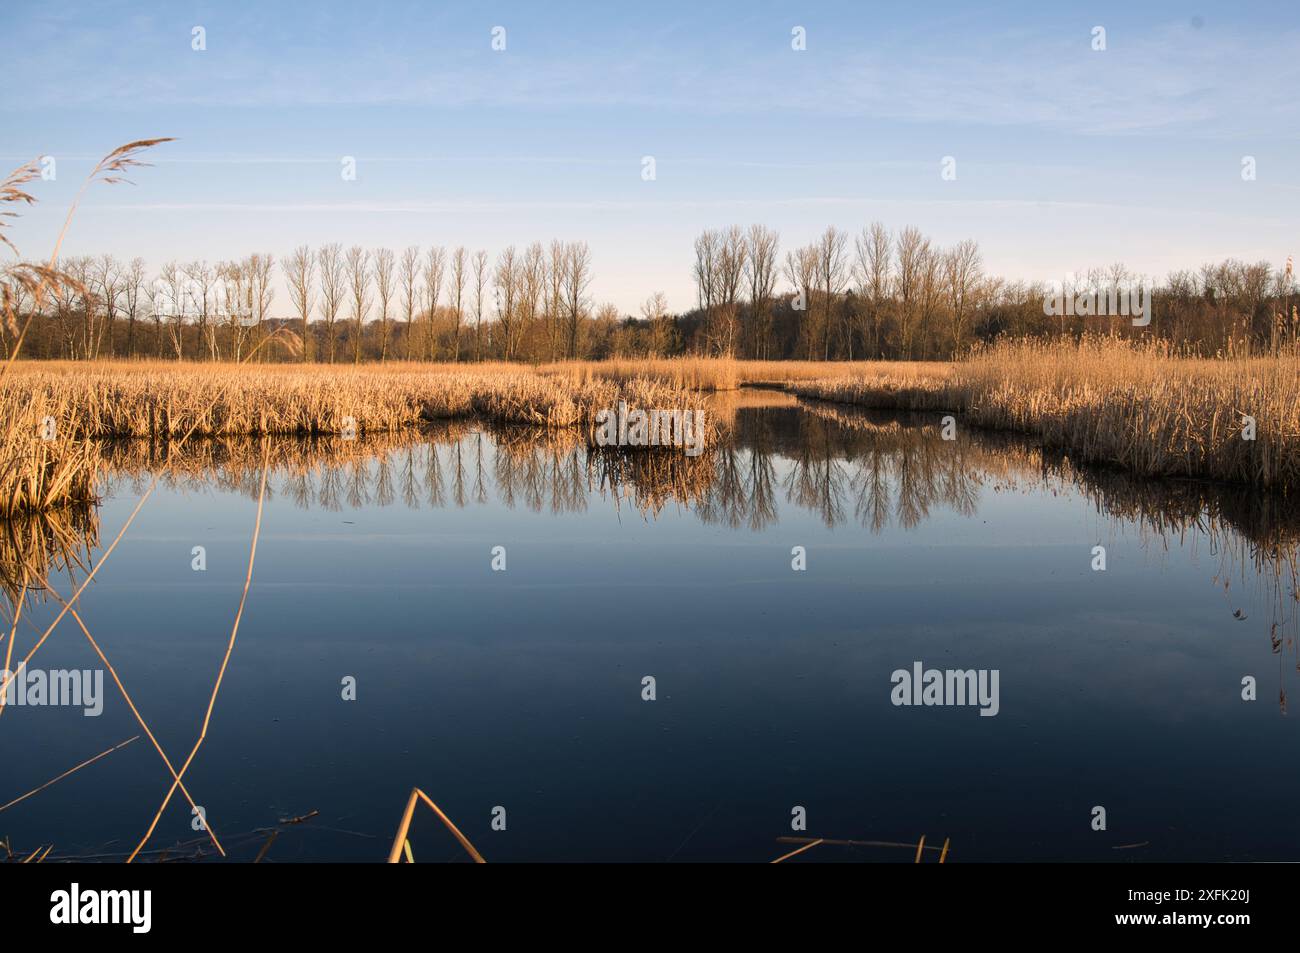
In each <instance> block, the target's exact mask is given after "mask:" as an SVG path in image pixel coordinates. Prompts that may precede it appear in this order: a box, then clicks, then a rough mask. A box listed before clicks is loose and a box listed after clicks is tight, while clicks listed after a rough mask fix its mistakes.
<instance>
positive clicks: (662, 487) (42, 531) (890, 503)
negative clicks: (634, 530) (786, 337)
mask: <svg viewBox="0 0 1300 953" xmlns="http://www.w3.org/2000/svg"><path fill="white" fill-rule="evenodd" d="M723 432H724V433H725V435H727V436H728V438H729V439H725V440H718V441H715V442H713V443H712V444H711V446H710V447H709V448H708V449H707V450H706V451H705V452H704V453H703V454H702V455H700V456H698V457H688V456H686V455H685V454H683V453H681V452H680V451H679V450H674V449H667V448H665V449H657V450H615V449H598V448H593V447H589V446H588V445H587V444H586V442H585V439H584V438H583V437H582V436H581V435H580V434H578V433H576V432H574V431H568V430H541V429H536V428H528V427H484V426H482V425H476V424H474V423H471V422H465V421H458V422H446V423H442V424H438V425H433V426H430V427H429V428H427V429H426V430H424V431H422V433H421V434H420V436H419V438H418V442H413V440H412V437H411V435H410V434H404V435H403V434H394V435H383V434H376V435H366V436H362V437H359V438H357V439H355V440H348V441H345V440H342V439H340V438H336V437H328V438H325V437H322V438H316V439H303V440H294V439H284V440H278V441H275V442H274V443H273V444H272V448H271V477H270V480H269V486H268V490H267V493H268V497H270V496H273V495H274V493H276V492H280V493H282V494H283V495H284V496H285V497H286V498H287V499H289V500H292V501H293V503H294V504H295V505H296V506H299V507H304V508H306V507H313V506H318V507H321V508H323V509H326V510H331V511H338V510H341V509H343V508H344V507H345V506H347V507H351V508H360V507H364V506H369V505H379V506H389V505H392V503H393V502H394V501H395V500H396V499H398V498H399V497H400V499H401V501H402V503H403V504H404V505H405V506H408V507H411V508H419V507H421V506H425V505H427V506H430V507H434V508H439V507H444V506H456V507H460V508H463V507H468V506H471V505H481V504H483V503H485V502H487V501H488V500H489V498H492V497H495V499H496V500H497V501H498V502H499V503H500V504H501V505H503V506H506V507H508V508H515V507H523V508H527V509H528V510H531V511H533V512H544V511H549V512H552V513H557V514H558V513H571V512H579V511H583V510H585V509H587V507H588V506H589V505H590V503H591V501H592V500H593V499H594V498H602V499H605V500H607V501H608V502H609V503H610V504H611V505H614V506H618V507H622V506H623V505H625V504H626V505H629V506H631V507H633V508H634V509H635V510H636V511H637V512H639V513H641V514H642V515H643V516H644V517H646V518H652V517H655V516H657V515H658V514H659V513H660V512H661V511H662V510H663V508H664V507H666V506H668V505H670V504H675V505H676V506H678V507H679V508H685V509H690V510H692V511H693V512H694V513H695V515H696V517H697V518H698V519H700V520H702V521H704V522H706V523H716V524H719V525H725V526H728V527H732V528H736V529H740V528H744V527H748V528H750V529H752V530H762V529H764V528H765V527H768V526H770V525H772V524H774V523H775V522H777V520H778V519H779V515H780V514H779V504H780V502H784V503H785V504H787V505H790V506H794V507H799V508H802V509H805V510H807V511H809V512H812V513H814V514H816V515H817V516H818V517H819V518H820V519H821V521H822V522H823V523H824V524H825V525H827V526H829V527H835V526H840V525H843V524H845V523H849V522H852V523H854V524H857V525H860V526H862V527H865V528H866V529H868V530H870V531H871V532H873V533H879V532H881V531H883V530H884V529H885V528H887V527H888V526H890V525H895V526H898V527H899V528H902V529H910V528H912V527H915V526H917V525H919V524H921V523H922V522H924V521H925V520H926V519H928V518H930V517H931V516H932V515H933V514H934V513H935V512H936V511H937V510H938V509H940V508H945V509H947V510H949V511H950V512H955V513H959V514H964V515H970V514H973V513H974V512H975V511H976V508H977V506H978V503H979V499H980V493H981V491H982V490H984V489H985V487H992V488H996V489H998V490H1006V489H1012V488H1015V487H1016V486H1023V487H1025V488H1027V489H1032V490H1042V489H1045V490H1047V491H1048V492H1052V493H1058V492H1066V491H1070V490H1075V491H1078V492H1081V493H1083V494H1084V495H1085V496H1086V497H1087V498H1088V499H1090V500H1091V501H1092V502H1093V504H1094V506H1095V507H1096V509H1097V511H1098V512H1099V513H1101V514H1103V515H1104V516H1106V517H1107V518H1110V519H1115V520H1117V521H1123V522H1125V523H1132V524H1134V525H1136V526H1137V527H1138V528H1139V530H1140V532H1141V533H1142V534H1143V537H1144V539H1145V540H1147V541H1148V542H1156V543H1158V544H1160V545H1168V543H1169V541H1171V540H1175V539H1177V540H1180V541H1182V542H1187V541H1189V540H1190V541H1192V542H1195V541H1198V540H1199V541H1208V545H1209V546H1210V548H1211V550H1212V555H1213V556H1214V557H1215V558H1216V559H1217V560H1218V561H1219V564H1220V565H1219V572H1218V575H1217V576H1216V577H1215V582H1216V583H1217V584H1219V585H1221V586H1223V587H1225V600H1229V601H1231V600H1232V599H1233V598H1235V597H1236V590H1239V589H1240V588H1241V587H1242V586H1247V585H1253V586H1263V587H1264V588H1265V591H1264V592H1263V593H1262V594H1261V596H1262V598H1263V599H1264V601H1266V602H1267V604H1269V605H1271V606H1272V618H1271V620H1270V622H1271V627H1270V638H1271V639H1272V646H1273V651H1274V652H1275V653H1276V654H1277V655H1278V656H1279V664H1281V663H1282V661H1283V660H1288V662H1287V664H1288V665H1289V664H1294V663H1295V662H1296V658H1297V656H1298V655H1300V647H1298V643H1300V638H1298V637H1297V635H1298V633H1297V628H1298V622H1297V618H1298V616H1300V604H1298V603H1297V599H1298V598H1300V596H1298V595H1297V585H1296V580H1297V553H1298V551H1300V508H1298V507H1297V506H1296V505H1295V504H1294V503H1293V502H1288V501H1286V500H1283V499H1280V498H1277V497H1270V496H1266V495H1263V494H1259V493H1254V492H1246V491H1238V490H1234V489H1232V488H1225V487H1223V486H1218V485H1214V484H1208V483H1197V482H1191V481H1184V482H1153V481H1150V480H1144V479H1140V478H1135V477H1131V476H1128V475H1126V474H1124V473H1122V472H1108V471H1096V470H1091V469H1088V470H1084V469H1078V468H1076V467H1073V466H1071V465H1070V463H1069V462H1068V461H1067V460H1065V459H1064V458H1060V457H1057V456H1055V455H1052V454H1049V453H1044V452H1043V451H1041V450H1039V449H1038V448H1036V447H1034V446H1032V445H1031V444H1029V443H1028V442H1027V441H1025V440H1023V439H1021V438H1018V437H1014V436H1007V435H999V434H990V433H980V432H978V431H970V430H969V429H967V428H964V429H963V431H962V433H961V434H960V435H959V437H958V439H956V440H953V441H946V440H942V439H941V438H940V434H939V428H938V421H937V419H936V417H935V416H934V415H929V416H921V417H908V416H905V415H901V416H900V415H898V414H891V413H879V412H872V411H866V410H861V409H856V408H845V407H842V406H838V405H827V404H820V403H809V404H807V405H805V406H801V407H791V406H780V405H779V404H778V405H777V406H767V407H762V408H751V407H743V406H742V407H737V408H734V409H733V410H732V412H731V413H730V414H729V415H728V419H727V421H726V423H725V426H724V427H723ZM168 452H169V451H168V450H167V448H166V445H158V444H151V443H149V442H147V441H129V442H120V443H110V444H106V445H105V447H104V457H105V460H106V462H107V464H108V466H109V468H110V476H109V478H108V483H107V485H106V487H105V489H106V491H107V492H109V493H119V494H135V493H138V492H140V490H141V489H142V488H143V486H144V485H145V484H146V483H147V481H148V480H149V479H150V478H151V477H152V474H153V472H154V470H155V469H157V468H159V467H160V466H161V465H162V463H163V462H164V461H165V460H166V459H167V456H166V455H167V453H168ZM260 452H261V451H260V445H259V444H258V443H256V442H254V441H245V442H240V441H237V440H235V441H202V442H195V443H193V444H188V445H186V447H185V450H184V452H183V455H182V456H181V457H180V458H179V459H172V460H171V461H170V469H169V471H168V472H167V473H166V474H164V476H163V478H162V481H161V482H162V483H163V485H164V486H170V487H175V488H178V489H185V490H202V491H206V492H210V491H211V490H213V489H216V490H220V491H226V492H235V493H241V494H244V495H246V496H248V497H250V498H254V497H256V494H257V482H258V466H259V464H260ZM778 497H781V498H783V499H782V500H779V499H778ZM38 524H39V525H38ZM97 533H98V529H97V524H96V522H95V515H94V510H93V509H88V508H84V507H83V508H82V509H80V510H67V511H55V512H52V513H49V514H46V515H45V516H44V517H42V518H40V519H37V518H32V519H31V520H27V521H10V522H9V523H8V524H6V526H5V532H4V533H3V534H0V584H2V585H3V587H4V589H5V592H6V594H7V595H8V597H9V602H10V604H11V606H12V605H13V604H14V600H15V599H17V598H19V597H21V594H22V593H23V592H24V591H25V590H24V585H25V584H27V583H29V582H30V581H31V580H32V579H36V578H40V574H42V573H45V572H50V571H70V570H71V569H73V568H75V567H76V565H78V564H79V563H80V564H82V565H84V561H85V559H86V558H87V556H86V554H87V553H88V552H89V550H90V549H91V548H93V547H94V546H95V544H96V542H97ZM69 554H80V555H78V556H77V558H73V559H72V561H71V562H70V561H69V559H70V555H69ZM37 570H39V573H38V572H37ZM1233 587H1236V589H1234V588H1233ZM1234 624H1235V623H1234ZM1280 700H1281V702H1282V703H1283V704H1285V695H1283V696H1282V698H1281V699H1280Z"/></svg>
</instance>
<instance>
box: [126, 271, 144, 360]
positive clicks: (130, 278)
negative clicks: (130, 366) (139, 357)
mask: <svg viewBox="0 0 1300 953" xmlns="http://www.w3.org/2000/svg"><path fill="white" fill-rule="evenodd" d="M147 281H148V277H147V273H146V271H145V264H144V259H143V258H132V259H131V264H130V265H128V266H127V269H126V273H125V274H124V276H123V284H122V305H123V309H124V310H125V311H126V353H127V356H128V357H135V322H136V320H137V319H138V318H140V317H141V316H142V314H143V312H144V308H145V306H146V301H145V293H146V288H145V285H146V282H147Z"/></svg>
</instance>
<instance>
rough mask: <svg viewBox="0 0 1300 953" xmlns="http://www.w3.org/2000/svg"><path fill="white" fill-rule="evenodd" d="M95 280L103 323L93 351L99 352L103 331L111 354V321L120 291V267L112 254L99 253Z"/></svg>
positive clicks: (115, 311) (114, 317) (114, 316)
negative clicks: (106, 336) (102, 308)
mask: <svg viewBox="0 0 1300 953" xmlns="http://www.w3.org/2000/svg"><path fill="white" fill-rule="evenodd" d="M94 275H95V280H96V283H97V284H98V286H99V300H100V303H101V304H102V305H103V307H104V323H103V326H102V327H101V329H100V332H99V334H98V336H97V337H96V340H95V348H94V351H95V353H96V354H98V353H99V348H100V346H101V342H102V341H103V338H104V334H105V331H107V335H108V353H109V355H110V356H111V355H112V354H113V322H114V320H115V319H116V317H117V299H118V295H120V294H121V292H122V283H123V278H122V268H121V266H120V265H119V264H118V263H117V259H116V258H114V257H113V256H112V255H101V256H100V257H99V260H98V261H97V262H96V264H95V273H94Z"/></svg>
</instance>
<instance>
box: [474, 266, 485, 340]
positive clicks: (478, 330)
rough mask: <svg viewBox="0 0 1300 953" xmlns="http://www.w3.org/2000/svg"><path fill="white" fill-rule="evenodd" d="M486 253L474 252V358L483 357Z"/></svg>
mask: <svg viewBox="0 0 1300 953" xmlns="http://www.w3.org/2000/svg"><path fill="white" fill-rule="evenodd" d="M487 261H488V255H487V252H485V251H476V252H475V253H474V360H476V361H481V360H482V359H483V292H484V291H485V290H486V289H487V282H488V273H487Z"/></svg>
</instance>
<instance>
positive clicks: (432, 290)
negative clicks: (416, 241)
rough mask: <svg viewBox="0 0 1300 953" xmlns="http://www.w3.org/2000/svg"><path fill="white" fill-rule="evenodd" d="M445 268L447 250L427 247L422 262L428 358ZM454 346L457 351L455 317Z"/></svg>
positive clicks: (457, 338) (458, 342) (432, 346)
mask: <svg viewBox="0 0 1300 953" xmlns="http://www.w3.org/2000/svg"><path fill="white" fill-rule="evenodd" d="M446 268H447V252H446V251H445V250H444V249H443V247H442V246H441V245H438V246H435V247H434V248H430V249H429V255H428V257H427V258H426V259H425V262H424V291H425V297H426V299H427V300H426V306H425V310H426V311H427V312H428V320H427V321H426V322H425V325H426V327H427V328H428V332H427V333H426V334H425V357H426V358H427V359H428V360H433V358H434V344H435V341H434V335H433V318H434V315H435V314H436V313H437V311H438V298H439V297H440V296H441V295H442V276H443V272H445V271H446ZM457 302H458V303H457V305H456V307H457V308H459V307H460V304H459V298H457ZM456 347H457V351H458V352H459V348H460V326H459V318H457V327H456Z"/></svg>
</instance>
